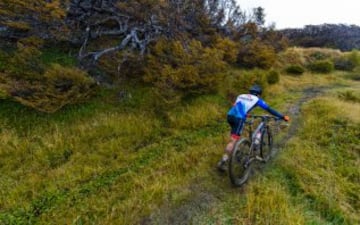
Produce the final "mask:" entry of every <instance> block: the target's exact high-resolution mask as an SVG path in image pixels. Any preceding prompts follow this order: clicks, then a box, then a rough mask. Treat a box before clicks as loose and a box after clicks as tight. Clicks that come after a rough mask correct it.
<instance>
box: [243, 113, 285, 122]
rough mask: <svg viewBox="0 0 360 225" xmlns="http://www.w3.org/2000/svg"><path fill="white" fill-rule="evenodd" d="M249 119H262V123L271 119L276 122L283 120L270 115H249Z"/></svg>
mask: <svg viewBox="0 0 360 225" xmlns="http://www.w3.org/2000/svg"><path fill="white" fill-rule="evenodd" d="M246 117H247V118H254V119H255V118H261V120H262V121H264V120H270V119H273V120H275V121H278V120H282V118H280V117H277V116H270V115H252V114H247V115H246Z"/></svg>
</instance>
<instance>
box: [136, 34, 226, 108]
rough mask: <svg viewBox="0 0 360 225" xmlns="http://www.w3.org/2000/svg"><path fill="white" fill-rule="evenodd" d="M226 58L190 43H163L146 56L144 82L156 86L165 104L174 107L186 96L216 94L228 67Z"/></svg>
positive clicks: (195, 42)
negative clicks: (184, 44) (185, 44)
mask: <svg viewBox="0 0 360 225" xmlns="http://www.w3.org/2000/svg"><path fill="white" fill-rule="evenodd" d="M222 59H223V54H222V52H221V51H218V50H216V49H213V48H205V47H203V46H202V44H201V43H200V42H198V41H195V40H193V41H191V42H190V43H189V45H188V46H187V47H186V48H185V47H184V46H183V45H182V43H180V42H179V41H167V40H160V41H159V42H158V43H157V44H156V45H155V46H153V48H152V52H151V54H150V55H148V56H147V67H146V69H145V76H144V78H143V79H144V81H145V82H147V83H149V84H151V85H153V86H154V87H155V89H156V92H157V93H158V94H159V96H161V98H159V99H163V101H164V103H168V104H170V103H171V104H173V103H175V102H177V101H179V100H180V99H181V98H182V97H184V96H186V95H196V94H203V93H210V92H213V91H215V90H217V86H218V84H219V83H220V81H221V79H222V72H223V71H224V69H225V66H226V63H225V62H224V61H223V60H222Z"/></svg>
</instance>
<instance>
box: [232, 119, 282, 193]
mask: <svg viewBox="0 0 360 225" xmlns="http://www.w3.org/2000/svg"><path fill="white" fill-rule="evenodd" d="M259 120H260V122H259ZM280 120H281V119H280V118H277V117H274V116H269V115H249V116H248V119H247V121H246V122H245V129H246V130H247V132H248V137H243V138H241V139H240V140H238V141H237V142H236V143H235V145H234V148H233V151H232V154H231V156H230V159H229V176H230V180H231V183H232V184H233V185H235V186H241V185H243V184H244V183H245V182H246V181H247V180H248V178H249V176H250V174H251V171H252V169H253V165H254V162H263V163H265V162H267V161H268V160H269V159H270V157H271V155H272V153H273V135H272V129H271V126H270V122H271V121H274V122H275V123H274V124H273V125H276V126H277V127H279V126H278V125H280V123H279V122H280ZM256 121H258V122H259V123H258V124H257V126H256V125H255V122H256ZM255 126H256V128H255V129H253V127H255Z"/></svg>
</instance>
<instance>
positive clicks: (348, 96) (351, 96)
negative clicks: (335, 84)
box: [338, 91, 360, 103]
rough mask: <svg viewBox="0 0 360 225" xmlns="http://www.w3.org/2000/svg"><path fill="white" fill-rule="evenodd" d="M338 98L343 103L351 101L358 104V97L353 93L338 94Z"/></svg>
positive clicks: (359, 96)
mask: <svg viewBox="0 0 360 225" xmlns="http://www.w3.org/2000/svg"><path fill="white" fill-rule="evenodd" d="M338 97H339V98H340V99H343V100H345V101H352V102H357V103H360V95H359V94H356V93H355V92H354V91H345V92H340V93H339V94H338Z"/></svg>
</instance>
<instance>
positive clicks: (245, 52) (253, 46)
mask: <svg viewBox="0 0 360 225" xmlns="http://www.w3.org/2000/svg"><path fill="white" fill-rule="evenodd" d="M276 59H277V55H276V52H275V50H274V48H273V47H272V46H270V45H266V44H263V43H262V42H261V41H252V42H251V43H249V44H247V45H245V46H244V47H243V48H242V49H241V50H240V52H239V54H238V58H237V63H238V64H239V65H240V66H242V67H245V68H256V67H257V68H261V69H269V68H271V67H272V66H273V65H274V63H275V61H276Z"/></svg>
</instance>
